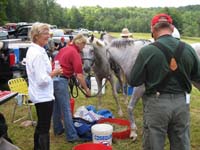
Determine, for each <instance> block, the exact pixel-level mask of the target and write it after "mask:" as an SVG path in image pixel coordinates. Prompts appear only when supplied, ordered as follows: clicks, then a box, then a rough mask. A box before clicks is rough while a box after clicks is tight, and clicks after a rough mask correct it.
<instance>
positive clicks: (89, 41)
mask: <svg viewBox="0 0 200 150" xmlns="http://www.w3.org/2000/svg"><path fill="white" fill-rule="evenodd" d="M87 44H91V45H93V46H94V47H95V48H101V47H105V43H104V42H103V41H101V40H100V39H98V38H96V37H94V35H91V36H90V37H89V38H88V39H87Z"/></svg>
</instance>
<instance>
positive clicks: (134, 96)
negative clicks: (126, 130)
mask: <svg viewBox="0 0 200 150" xmlns="http://www.w3.org/2000/svg"><path fill="white" fill-rule="evenodd" d="M144 91H145V87H144V85H141V86H138V87H135V88H134V92H133V94H132V96H131V100H130V102H129V105H128V109H127V111H128V117H129V120H130V123H131V133H130V138H133V141H135V140H136V138H137V126H136V124H135V119H134V113H133V109H134V108H135V105H136V104H137V102H138V101H139V99H140V98H141V97H142V95H143V94H144Z"/></svg>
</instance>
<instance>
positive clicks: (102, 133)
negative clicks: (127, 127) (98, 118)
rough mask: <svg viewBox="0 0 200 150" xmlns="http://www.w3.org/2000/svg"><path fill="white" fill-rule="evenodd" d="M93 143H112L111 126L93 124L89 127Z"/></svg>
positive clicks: (108, 144) (109, 144)
mask: <svg viewBox="0 0 200 150" xmlns="http://www.w3.org/2000/svg"><path fill="white" fill-rule="evenodd" d="M91 130H92V139H93V143H101V144H104V145H107V146H111V145H112V132H113V126H111V125H109V124H103V123H102V124H95V125H93V126H92V128H91Z"/></svg>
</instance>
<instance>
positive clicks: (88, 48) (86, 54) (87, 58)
mask: <svg viewBox="0 0 200 150" xmlns="http://www.w3.org/2000/svg"><path fill="white" fill-rule="evenodd" d="M82 62H83V70H84V72H86V73H90V71H91V67H92V65H93V64H94V47H93V46H92V45H91V44H86V45H85V47H84V48H83V50H82Z"/></svg>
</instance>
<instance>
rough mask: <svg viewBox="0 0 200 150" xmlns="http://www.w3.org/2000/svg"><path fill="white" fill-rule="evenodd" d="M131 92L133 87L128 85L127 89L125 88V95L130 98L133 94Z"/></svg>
mask: <svg viewBox="0 0 200 150" xmlns="http://www.w3.org/2000/svg"><path fill="white" fill-rule="evenodd" d="M133 91H134V87H132V86H130V85H128V88H127V95H128V96H131V95H132V94H133Z"/></svg>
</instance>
